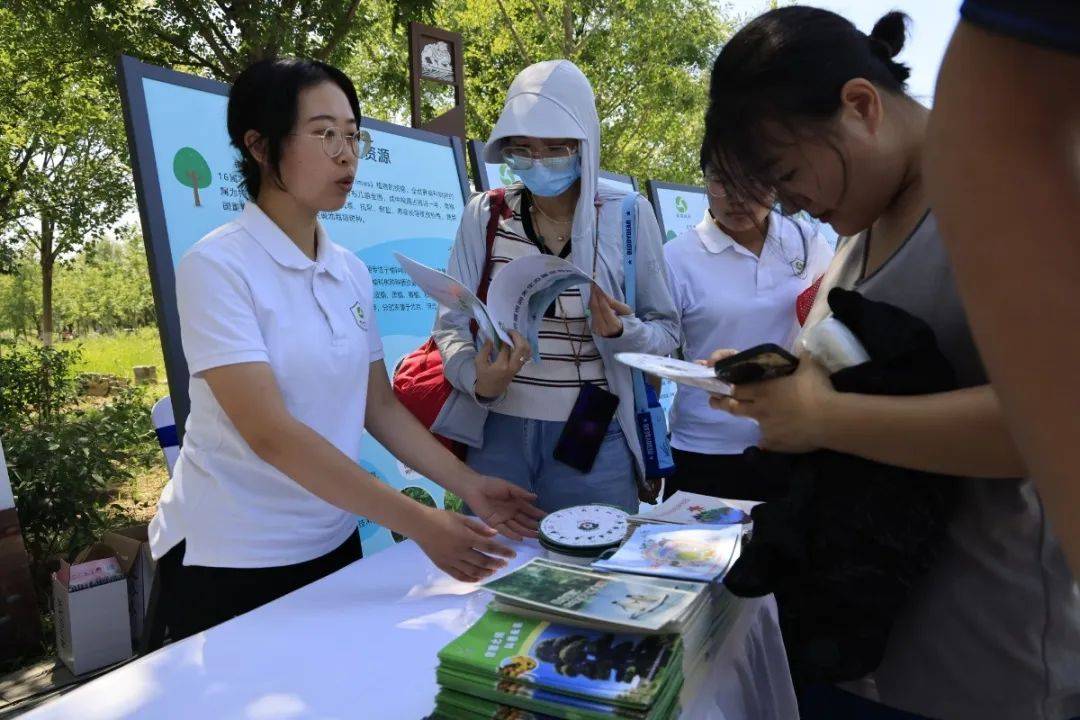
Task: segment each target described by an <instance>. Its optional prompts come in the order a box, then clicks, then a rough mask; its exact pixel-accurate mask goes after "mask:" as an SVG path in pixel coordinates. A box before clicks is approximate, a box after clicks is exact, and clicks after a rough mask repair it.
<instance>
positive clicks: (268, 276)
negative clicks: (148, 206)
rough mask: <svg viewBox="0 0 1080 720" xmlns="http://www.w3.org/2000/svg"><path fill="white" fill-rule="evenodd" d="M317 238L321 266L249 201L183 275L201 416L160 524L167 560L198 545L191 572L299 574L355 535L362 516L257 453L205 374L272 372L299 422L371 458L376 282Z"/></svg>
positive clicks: (153, 531) (157, 546)
mask: <svg viewBox="0 0 1080 720" xmlns="http://www.w3.org/2000/svg"><path fill="white" fill-rule="evenodd" d="M317 232H318V236H317V237H318V243H317V257H316V259H315V260H314V261H312V260H311V259H309V258H308V257H307V256H306V255H304V253H303V252H301V251H300V249H299V248H298V247H297V246H296V244H295V243H293V242H292V240H290V239H289V237H288V236H287V235H286V234H285V233H284V232H283V231H282V230H281V229H280V228H279V227H278V226H277V225H275V224H274V222H273V221H272V220H270V218H269V217H267V216H266V214H265V213H263V212H262V210H260V209H259V207H258V206H257V205H256V204H255V203H253V202H249V203H248V204H247V206H246V207H245V209H244V212H243V213H242V214H241V215H240V216H239V217H238V218H237V219H236V220H235V221H234V222H231V223H228V224H227V225H223V226H222V227H220V228H218V229H217V230H214V231H213V232H211V233H210V234H209V235H207V236H206V237H205V238H203V239H202V240H200V241H199V242H198V243H197V244H196V245H195V246H194V247H192V248H191V250H189V251H188V252H187V253H186V254H185V255H184V257H183V259H182V260H181V261H180V264H179V266H178V267H177V270H176V300H177V306H178V309H179V313H180V331H181V339H182V341H183V346H184V355H185V357H186V358H187V363H188V369H189V371H190V372H191V383H190V385H189V395H190V398H191V412H190V414H189V415H188V418H187V424H186V426H185V427H186V434H185V436H184V445H183V448H182V449H181V451H180V459H179V461H178V462H177V464H176V468H175V470H174V472H173V477H172V479H171V480H170V481H169V484H168V485H167V486H166V487H165V491H164V493H163V494H162V496H161V501H160V503H159V504H158V511H157V514H156V515H155V516H154V519H153V521H152V522H151V523H150V547H151V550H152V552H153V555H154V557H155V558H160V557H161V556H162V555H164V554H165V553H166V552H168V551H169V550H170V549H171V548H172V547H174V546H175V545H176V544H177V543H179V542H180V541H181V540H186V541H187V545H186V549H185V555H184V564H185V565H205V566H213V567H233V568H255V567H272V566H278V565H291V564H294V563H298V562H304V561H307V560H311V559H313V558H316V557H319V556H320V555H324V554H326V553H328V552H330V551H331V550H333V549H334V548H336V547H337V546H338V545H340V544H341V543H343V542H344V541H345V540H346V538H348V536H349V534H350V533H353V532H356V517H355V516H354V515H352V514H351V513H349V512H346V511H344V510H341V509H339V508H337V507H335V506H333V505H331V504H329V503H327V502H325V501H323V500H321V499H320V498H318V497H316V496H315V495H313V494H312V493H310V492H308V491H307V490H305V489H304V488H302V487H301V486H300V485H298V484H297V483H296V482H295V481H293V480H292V479H291V478H289V477H288V476H286V475H285V474H284V473H282V472H280V471H278V470H277V469H275V468H274V467H272V466H271V465H269V464H268V463H266V462H264V461H263V460H261V459H260V458H259V457H258V456H257V455H255V453H254V452H252V450H251V448H250V447H249V446H248V444H247V443H246V442H245V441H244V439H243V438H242V437H240V434H239V433H238V432H237V430H236V427H235V426H234V425H233V424H232V422H231V421H230V420H229V418H228V417H227V416H226V415H225V413H224V411H223V410H222V409H221V406H220V405H219V404H218V402H217V400H216V399H215V398H214V395H213V393H212V392H211V391H210V387H209V385H207V383H206V381H205V380H203V379H202V377H201V373H203V372H205V371H206V370H209V369H211V368H215V367H221V366H225V365H234V364H238V363H250V362H261V363H267V364H269V365H270V368H271V369H272V370H273V372H274V376H275V378H276V379H277V383H278V386H279V387H280V389H281V393H282V396H283V397H284V401H285V406H286V407H287V408H288V410H289V412H290V413H291V414H292V415H293V417H295V418H296V419H297V420H299V421H300V422H302V423H304V424H306V425H308V426H309V427H311V429H313V430H314V431H315V432H317V433H319V434H320V435H322V436H323V437H324V438H326V439H327V440H329V441H330V442H331V443H333V444H334V446H335V447H337V448H338V449H339V450H341V451H342V452H343V453H345V454H346V455H347V456H349V457H350V458H354V459H356V460H359V458H360V441H361V438H362V437H363V434H364V409H365V404H366V402H367V381H368V370H369V366H370V364H371V363H372V362H374V361H377V360H380V359H382V356H383V352H382V342H381V341H380V339H379V332H378V328H377V327H376V324H375V311H374V306H373V304H372V299H373V292H372V284H371V276H370V275H369V274H368V270H367V267H366V266H365V265H364V263H363V262H361V261H360V260H359V259H358V258H357V257H356V256H355V255H353V254H352V253H350V252H349V251H347V250H345V249H344V248H342V247H340V246H338V245H335V244H334V243H332V242H330V240H329V239H328V238H327V237H326V234H325V232H324V231H323V229H322V228H321V227H319V228H318V231H317Z"/></svg>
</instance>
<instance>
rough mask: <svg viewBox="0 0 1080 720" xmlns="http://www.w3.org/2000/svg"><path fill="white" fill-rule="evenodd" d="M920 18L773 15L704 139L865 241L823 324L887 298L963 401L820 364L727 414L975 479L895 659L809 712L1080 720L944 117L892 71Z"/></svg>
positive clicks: (815, 700) (908, 612)
mask: <svg viewBox="0 0 1080 720" xmlns="http://www.w3.org/2000/svg"><path fill="white" fill-rule="evenodd" d="M906 23H907V18H906V16H905V15H903V14H901V13H895V12H894V13H889V14H888V15H886V16H885V17H883V18H882V19H881V20H879V21H878V23H877V24H876V25H875V27H874V29H873V31H872V32H871V33H870V34H869V35H867V34H864V33H863V32H861V31H859V30H858V29H857V28H856V27H855V26H854V25H852V24H851V23H850V22H849V21H847V20H845V19H844V18H842V17H841V16H839V15H836V14H835V13H832V12H828V11H826V10H821V9H816V8H809V7H800V6H793V7H786V8H781V9H778V10H773V11H770V12H768V13H765V14H764V15H761V16H760V17H758V18H756V19H755V20H753V21H752V22H751V23H749V24H748V25H747V26H746V27H744V28H743V29H742V30H740V31H739V32H738V33H737V34H736V35H735V36H734V37H732V39H731V40H730V41H729V42H728V43H727V44H726V45H725V47H724V48H723V51H722V52H721V53H720V55H719V57H718V58H717V60H716V63H715V65H714V66H713V71H712V80H711V88H710V98H709V108H708V112H707V115H706V123H705V124H706V142H707V144H708V147H709V148H711V151H712V153H713V164H714V165H715V167H718V168H721V169H722V171H723V172H724V174H725V176H726V177H728V178H732V182H733V183H734V184H735V185H736V186H737V187H739V188H741V190H742V192H744V193H746V192H753V191H754V189H755V188H764V189H765V190H766V191H775V192H776V193H777V194H778V196H779V197H780V199H781V202H782V204H783V205H784V206H785V207H787V208H790V209H791V210H805V211H806V212H808V213H810V214H811V215H813V216H814V217H816V218H818V219H819V220H821V221H822V222H827V223H829V224H830V225H832V226H833V229H834V230H836V232H837V233H839V234H840V235H843V236H850V238H851V239H850V240H849V241H848V242H846V243H845V244H844V245H843V246H842V247H841V248H840V249H839V251H838V252H837V254H836V257H835V259H834V261H833V263H832V265H831V266H830V268H829V270H828V271H827V272H826V273H825V276H824V279H823V281H822V285H821V290H820V291H819V293H818V295H817V300H816V303H815V306H814V308H813V309H812V310H811V312H810V315H809V317H808V319H807V322H806V327H807V328H810V327H812V326H813V325H814V324H815V323H816V322H818V321H820V320H821V319H822V318H823V317H824V316H825V315H826V314H827V313H828V312H829V306H828V295H829V290H830V289H831V288H833V287H840V288H845V289H848V290H855V291H857V292H858V293H860V294H862V295H863V296H864V297H866V298H867V299H869V300H874V301H879V302H885V303H889V304H891V305H894V306H896V307H899V308H901V309H902V310H904V311H906V312H907V313H909V314H910V315H912V316H915V317H917V318H920V319H921V320H923V321H925V322H926V323H927V324H928V325H929V326H930V327H931V328H932V330H933V331H934V334H935V336H936V339H937V343H938V346H939V348H940V349H941V351H942V353H943V354H944V356H945V357H946V358H947V359H948V360H949V362H950V364H951V365H952V366H953V370H954V371H955V374H956V378H957V380H958V381H959V388H960V389H958V390H954V391H950V392H942V393H937V394H932V395H918V396H906V397H893V396H879V395H875V396H871V395H860V394H855V393H839V392H837V391H835V390H834V388H833V387H832V384H831V383H830V381H829V376H828V374H827V373H826V372H825V371H824V370H823V369H822V368H821V366H820V365H818V364H817V363H816V362H814V361H813V360H812V359H810V358H809V357H804V358H803V361H802V362H801V363H800V365H799V368H798V370H797V371H796V372H795V373H794V374H793V375H791V376H789V377H786V378H781V379H777V380H771V381H767V382H762V383H757V384H754V385H745V386H740V387H737V388H736V389H735V390H734V393H733V397H732V398H714V399H713V400H712V401H711V402H712V404H713V406H714V407H718V408H720V409H723V410H726V411H728V412H731V413H733V414H735V415H738V416H743V417H751V418H753V419H755V420H757V421H758V423H759V425H760V428H761V433H762V441H761V446H762V447H763V448H764V449H766V450H776V451H781V452H788V453H803V452H811V451H814V450H817V449H826V450H832V451H836V452H841V453H847V454H850V455H855V456H859V457H862V458H866V459H869V460H873V461H876V462H880V463H885V464H888V465H895V466H901V467H907V468H912V469H915V470H922V471H926V472H933V473H940V474H946V475H954V476H958V477H960V478H961V479H960V481H959V482H960V483H961V488H962V489H961V496H960V501H959V506H958V508H957V511H956V514H955V516H954V517H953V519H952V521H951V522H950V523H949V527H948V530H947V532H946V534H945V537H944V539H943V541H942V547H941V551H940V556H939V559H938V561H937V563H936V565H935V566H934V567H933V568H932V569H931V570H930V572H929V573H928V574H927V575H926V576H924V577H923V578H922V581H921V582H920V583H919V584H918V585H917V586H916V587H914V588H913V589H912V592H911V597H910V601H909V602H908V604H907V606H906V608H905V609H904V610H903V611H902V612H901V614H900V616H899V617H898V618H897V619H896V622H895V624H894V625H893V627H892V632H891V634H890V636H889V641H888V645H887V648H886V651H885V655H884V659H883V660H882V662H881V664H880V665H879V667H878V668H877V670H876V671H875V672H873V673H872V674H871V675H870V676H869V677H867V678H864V679H862V680H860V681H856V682H854V683H852V684H850V685H848V686H846V687H845V690H850V691H852V692H843V691H838V690H836V689H835V688H833V687H830V686H826V687H812V688H800V691H801V692H800V695H801V697H800V703H801V705H802V710H803V717H804V718H814V717H823V718H824V717H828V718H847V717H851V718H860V719H861V718H911V717H915V718H919V717H925V718H943V719H947V720H954V719H955V720H985V719H987V718H994V719H995V720H1033V719H1039V720H1068V719H1069V718H1075V717H1078V716H1080V600H1078V598H1080V593H1078V591H1077V586H1076V584H1075V582H1074V580H1073V576H1072V574H1071V572H1070V571H1069V568H1068V566H1067V565H1066V563H1065V558H1064V556H1063V554H1062V552H1061V548H1060V545H1059V543H1058V542H1057V540H1056V539H1055V536H1054V534H1053V531H1052V529H1051V528H1050V526H1049V525H1048V522H1047V518H1046V514H1045V512H1044V508H1043V504H1042V500H1041V499H1040V497H1039V495H1038V493H1037V492H1036V489H1035V487H1034V486H1033V484H1032V483H1031V481H1030V480H1028V479H1026V478H1025V477H1024V476H1025V475H1026V471H1025V467H1024V465H1023V462H1022V459H1021V457H1020V455H1019V453H1018V452H1017V449H1016V446H1015V444H1014V443H1013V441H1012V438H1011V437H1010V435H1009V431H1008V429H1007V427H1006V422H1005V418H1004V416H1003V413H1002V410H1001V406H1000V403H999V402H998V398H997V395H996V393H995V391H994V388H993V386H992V385H991V384H990V380H989V377H988V376H987V373H986V371H985V370H984V368H983V364H982V361H981V358H980V357H979V353H978V350H977V349H976V346H975V343H974V341H973V339H972V335H971V332H970V330H969V327H968V321H967V317H966V315H965V312H964V307H963V304H962V302H961V300H960V296H959V294H958V292H957V288H956V285H955V282H954V279H953V272H952V268H951V265H950V262H949V257H948V255H947V253H946V251H945V247H944V245H943V243H942V239H941V236H940V234H939V232H938V228H937V222H936V220H935V216H934V211H933V208H931V207H930V205H929V202H928V198H927V194H926V192H925V189H924V183H923V172H922V167H923V148H924V143H925V138H926V127H927V119H928V117H929V113H930V111H929V110H928V109H927V108H926V107H924V106H922V105H920V104H919V103H917V102H916V101H915V100H913V99H912V98H911V97H909V96H908V95H907V94H906V92H905V81H906V80H907V78H908V75H909V70H908V68H907V67H906V66H905V65H903V64H901V63H899V62H897V61H896V60H895V57H896V55H897V54H898V53H899V52H900V50H901V49H902V48H903V44H904V39H905V34H906V30H907V28H906ZM986 151H987V152H993V148H987V149H986ZM1018 190H1019V195H1018V199H1019V201H1020V202H1021V203H1022V202H1023V201H1022V194H1023V192H1022V189H1018ZM758 192H762V191H761V190H759V191H758ZM1017 211H1018V209H1017V208H1000V209H999V208H986V212H988V213H993V212H1017ZM1019 211H1021V212H1022V210H1019ZM985 280H986V282H993V281H994V278H986V279H985Z"/></svg>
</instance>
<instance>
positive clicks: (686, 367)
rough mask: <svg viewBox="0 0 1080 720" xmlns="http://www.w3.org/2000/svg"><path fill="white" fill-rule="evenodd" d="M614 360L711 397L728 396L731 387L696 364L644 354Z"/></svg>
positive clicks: (623, 356) (619, 354)
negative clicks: (695, 389) (708, 394)
mask: <svg viewBox="0 0 1080 720" xmlns="http://www.w3.org/2000/svg"><path fill="white" fill-rule="evenodd" d="M615 359H616V360H618V361H619V362H621V363H622V364H623V365H629V366H630V367H632V368H637V369H638V370H641V371H642V372H646V373H648V374H650V375H656V376H657V377H662V378H667V379H668V380H673V381H675V382H677V383H679V384H680V385H690V386H691V387H696V388H701V389H702V390H705V391H706V392H709V393H711V394H713V395H730V394H731V386H730V385H728V384H727V383H726V382H724V381H723V380H721V379H719V378H718V377H716V375H715V373H713V371H712V368H707V367H705V366H704V365H698V364H697V363H692V362H686V361H685V360H677V359H675V358H669V357H663V356H661V355H646V354H645V353H616V354H615Z"/></svg>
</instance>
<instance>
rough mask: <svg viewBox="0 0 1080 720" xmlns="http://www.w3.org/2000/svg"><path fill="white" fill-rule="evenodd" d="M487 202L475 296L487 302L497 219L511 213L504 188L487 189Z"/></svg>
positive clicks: (506, 216) (497, 224) (497, 226)
mask: <svg viewBox="0 0 1080 720" xmlns="http://www.w3.org/2000/svg"><path fill="white" fill-rule="evenodd" d="M487 195H488V203H489V204H490V214H489V215H488V221H487V234H486V236H485V238H484V269H483V271H481V273H480V284H479V285H477V286H476V297H478V298H480V301H481V302H487V293H488V286H489V285H491V251H492V248H494V247H495V233H496V232H497V231H498V229H499V220H500V219H501V218H508V217H510V215H511V210H510V206H509V205H507V204H506V188H495V189H494V190H489V191H488V194H487Z"/></svg>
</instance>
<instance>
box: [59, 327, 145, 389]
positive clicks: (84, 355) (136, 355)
mask: <svg viewBox="0 0 1080 720" xmlns="http://www.w3.org/2000/svg"><path fill="white" fill-rule="evenodd" d="M57 347H60V348H77V349H78V350H79V352H80V355H79V360H78V361H77V362H76V363H75V372H76V373H105V374H108V375H115V376H117V377H122V378H126V379H128V380H130V379H131V378H132V372H131V371H132V368H134V367H135V366H136V365H153V366H154V367H156V368H157V373H158V375H157V379H158V382H159V383H164V382H165V379H166V378H165V361H164V359H163V357H162V353H161V338H160V337H159V335H158V331H157V328H154V327H144V328H139V329H138V330H132V331H126V330H122V331H119V332H114V333H109V334H106V335H87V336H82V337H77V338H75V339H74V340H70V341H67V342H60V343H58V344H57Z"/></svg>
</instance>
